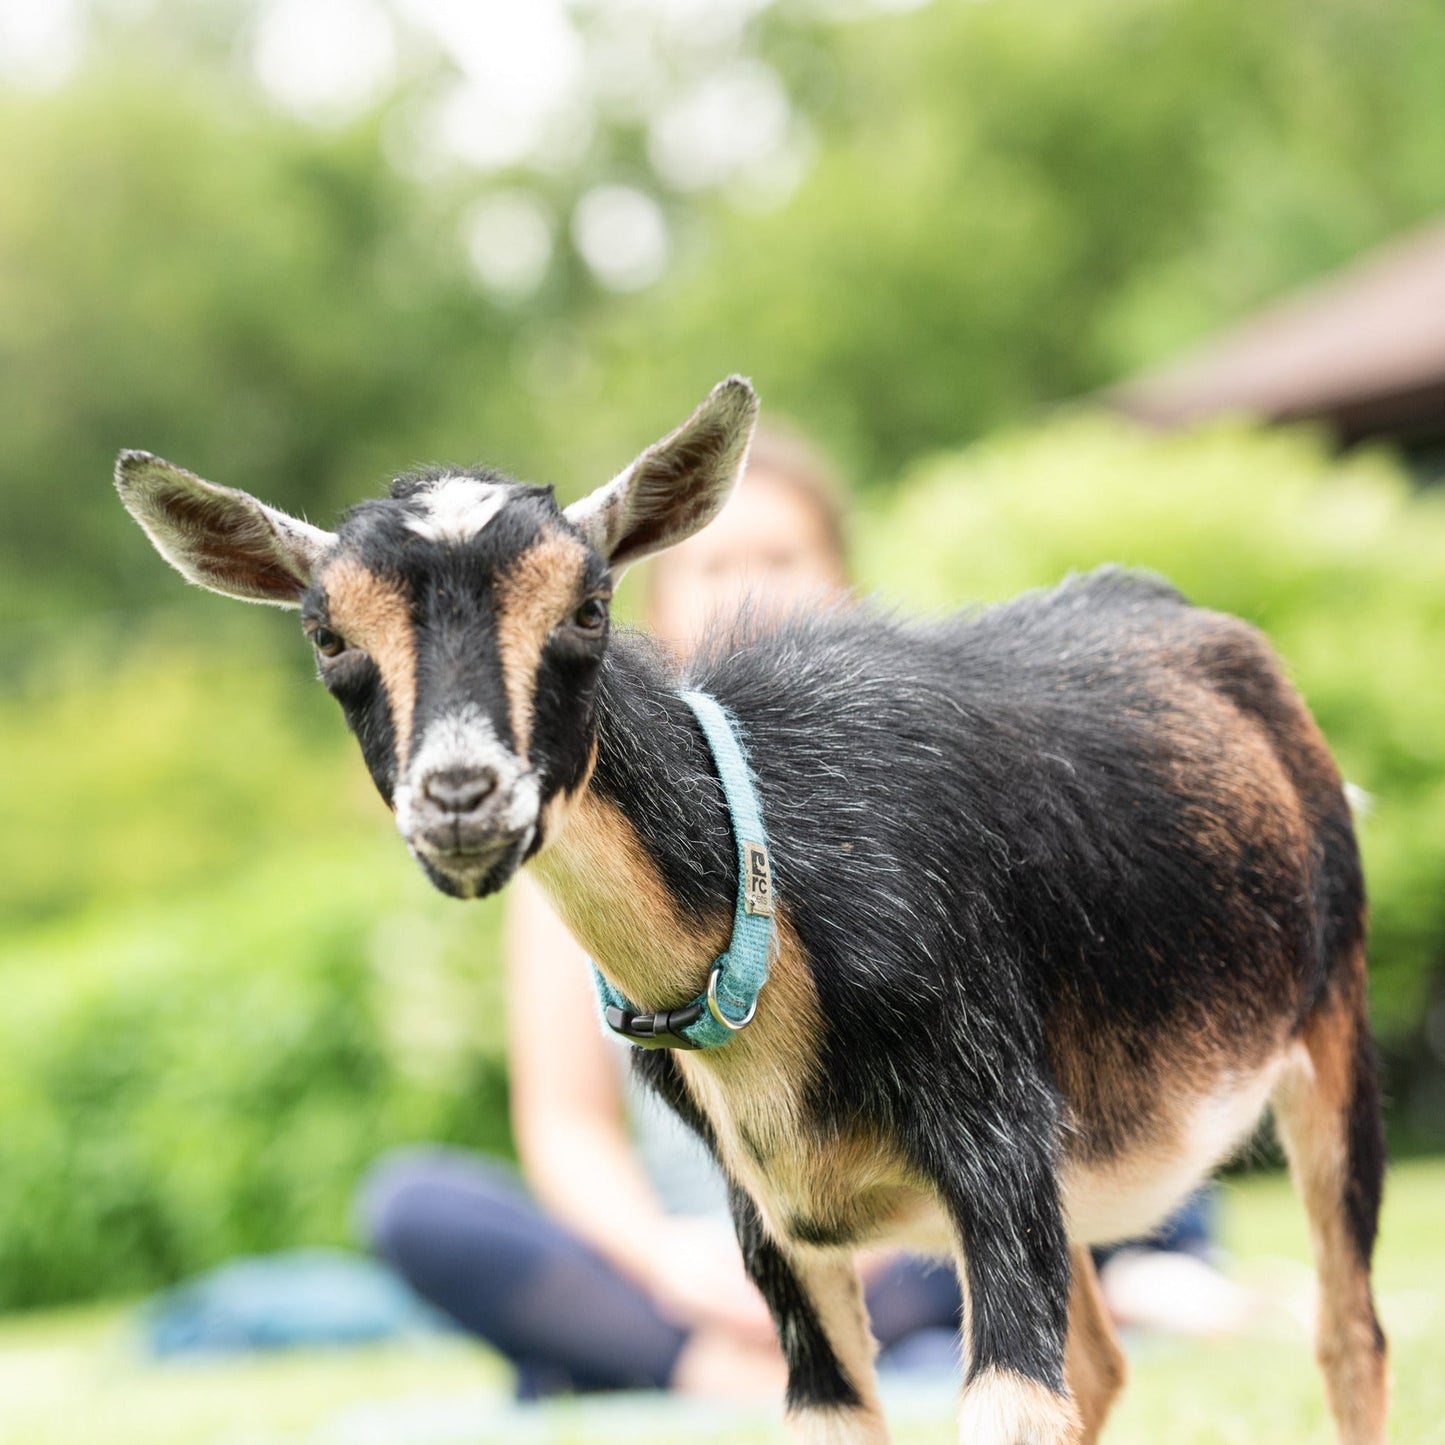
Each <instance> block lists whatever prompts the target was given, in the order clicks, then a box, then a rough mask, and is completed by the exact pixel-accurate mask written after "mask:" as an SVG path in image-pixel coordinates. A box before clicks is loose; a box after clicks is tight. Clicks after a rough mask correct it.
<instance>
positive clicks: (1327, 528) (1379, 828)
mask: <svg viewBox="0 0 1445 1445" xmlns="http://www.w3.org/2000/svg"><path fill="white" fill-rule="evenodd" d="M862 530H864V532H865V537H864V558H863V561H864V568H865V572H866V575H868V576H869V577H870V578H872V579H874V580H876V581H877V582H878V583H880V584H881V585H882V586H883V587H884V588H885V589H887V590H888V591H891V592H894V593H896V594H897V595H898V596H900V597H901V598H902V599H903V600H905V601H906V602H907V603H909V604H910V605H913V606H919V607H939V606H945V605H947V606H952V605H955V604H957V603H958V602H960V601H963V600H965V599H969V598H973V599H979V600H984V601H990V600H996V599H998V598H1003V597H1007V596H1010V595H1012V594H1013V593H1016V592H1019V591H1021V590H1023V589H1025V588H1028V587H1036V586H1041V585H1050V584H1052V583H1054V582H1056V581H1058V580H1059V579H1060V578H1061V577H1062V576H1064V575H1065V574H1066V573H1067V572H1070V571H1079V570H1084V569H1087V568H1090V567H1093V566H1096V565H1098V564H1099V563H1103V562H1111V561H1112V562H1123V563H1128V564H1131V565H1136V566H1141V567H1149V568H1152V569H1154V570H1156V571H1158V572H1161V573H1163V574H1164V575H1165V576H1166V577H1168V578H1169V579H1170V580H1171V581H1173V582H1174V583H1175V584H1176V585H1177V586H1178V587H1180V588H1181V589H1182V590H1183V591H1184V592H1185V593H1186V594H1187V595H1188V596H1189V597H1190V598H1191V599H1193V600H1194V601H1196V602H1199V603H1201V604H1204V605H1206V606H1210V607H1217V608H1220V609H1222V610H1224V611H1227V612H1234V613H1237V614H1238V615H1240V616H1241V617H1245V618H1248V619H1249V620H1250V621H1251V622H1254V623H1256V624H1258V625H1259V626H1260V627H1262V628H1263V629H1264V630H1265V632H1267V633H1268V634H1269V636H1270V637H1271V638H1272V639H1273V641H1274V643H1275V645H1276V646H1277V647H1278V648H1279V651H1280V652H1281V653H1282V655H1283V656H1284V659H1285V661H1286V664H1287V665H1288V668H1289V670H1290V673H1291V675H1292V676H1293V677H1294V679H1295V681H1296V682H1297V683H1298V685H1299V687H1300V689H1301V691H1302V692H1303V693H1304V695H1305V697H1306V698H1307V699H1308V701H1309V703H1310V706H1311V707H1312V708H1313V709H1314V712H1315V715H1316V716H1317V717H1318V718H1319V721H1320V723H1321V725H1322V726H1323V728H1324V730H1325V733H1326V735H1327V736H1328V738H1329V740H1330V742H1331V744H1332V745H1333V747H1334V750H1335V754H1336V756H1337V757H1338V759H1339V761H1340V764H1341V767H1342V768H1343V770H1344V773H1345V775H1346V777H1347V778H1349V779H1350V780H1351V781H1353V782H1354V783H1356V784H1357V785H1359V786H1360V787H1362V788H1364V789H1365V790H1366V791H1367V792H1368V793H1370V794H1371V795H1372V798H1373V807H1372V809H1371V811H1370V812H1369V815H1368V816H1367V817H1366V818H1365V820H1364V821H1363V823H1362V824H1361V828H1360V834H1361V841H1362V846H1363V850H1364V855H1365V864H1366V872H1367V876H1368V882H1369V889H1370V897H1371V906H1372V914H1373V942H1372V948H1371V969H1372V978H1373V990H1374V1010H1375V1019H1376V1025H1377V1029H1378V1030H1379V1032H1380V1033H1381V1034H1382V1035H1383V1036H1384V1037H1385V1038H1386V1040H1387V1041H1393V1042H1399V1041H1401V1040H1403V1039H1404V1038H1405V1037H1406V1036H1408V1035H1411V1034H1413V1033H1414V1032H1415V1031H1416V1030H1417V1029H1418V1028H1419V1024H1420V1020H1421V1017H1422V1014H1423V1012H1424V1008H1425V1003H1426V998H1427V991H1428V989H1429V988H1430V986H1431V982H1432V978H1433V977H1435V976H1436V975H1437V973H1438V970H1439V969H1440V967H1441V964H1442V961H1445V667H1442V666H1441V638H1442V637H1445V585H1442V583H1445V495H1442V494H1440V493H1438V492H1436V493H1420V492H1418V491H1414V490H1412V489H1411V487H1410V485H1409V483H1408V482H1407V480H1406V479H1405V477H1404V476H1403V475H1402V474H1401V473H1400V471H1399V470H1398V469H1397V468H1396V467H1395V466H1394V465H1393V464H1392V463H1391V462H1390V461H1389V459H1388V458H1386V457H1385V456H1383V455H1380V454H1356V455H1354V456H1351V457H1349V458H1346V459H1344V460H1337V459H1334V458H1332V457H1330V456H1329V455H1328V453H1327V452H1326V450H1325V448H1324V447H1323V446H1322V445H1321V444H1319V442H1318V441H1317V440H1316V439H1315V438H1313V437H1311V436H1310V435H1308V434H1301V433H1286V432H1280V431H1271V432H1261V431H1252V430H1250V429H1248V428H1246V427H1244V426H1242V425H1222V426H1218V427H1214V428H1211V429H1208V430H1204V431H1201V432H1198V433H1195V434H1193V435H1179V436H1165V437H1160V436H1155V435H1151V434H1149V433H1146V432H1143V431H1139V430H1135V429H1133V428H1131V427H1129V426H1127V425H1126V424H1124V423H1122V422H1119V421H1117V420H1115V419H1113V418H1108V417H1100V416H1090V415H1082V416H1073V417H1065V418H1062V419H1060V420H1058V421H1056V422H1055V423H1054V424H1052V425H1050V426H1047V427H1045V428H1043V429H1042V430H1039V431H1036V432H1022V433H1015V434H1012V435H1008V436H1004V437H1001V438H999V439H996V440H994V441H991V442H988V443H984V444H981V445H979V446H976V447H974V448H972V449H971V450H968V451H965V452H962V453H959V454H956V455H949V456H944V457H940V458H937V459H935V460H933V461H930V462H927V463H925V464H923V465H921V466H920V467H919V468H918V469H917V470H916V471H915V473H914V474H913V476H912V477H911V479H910V482H909V484H908V485H907V486H906V487H905V488H904V491H903V494H902V496H901V498H900V500H899V502H898V504H897V505H896V506H894V507H892V508H891V509H889V510H888V511H887V512H885V513H883V514H882V515H880V516H879V517H877V518H876V519H874V521H873V524H872V525H871V526H869V527H868V528H866V529H862Z"/></svg>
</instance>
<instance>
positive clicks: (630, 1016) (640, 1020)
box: [602, 984, 756, 1049]
mask: <svg viewBox="0 0 1445 1445" xmlns="http://www.w3.org/2000/svg"><path fill="white" fill-rule="evenodd" d="M711 998H712V985H711V984H709V985H708V1000H709V1005H710V1004H711ZM755 1007H756V1006H755ZM702 1011H703V1001H702V1000H701V999H695V1000H694V1001H693V1002H692V1003H689V1004H684V1005H683V1006H682V1007H681V1008H674V1009H664V1010H663V1011H662V1012H660V1013H655V1014H647V1013H635V1012H634V1011H633V1010H632V1009H628V1008H623V1007H622V1006H621V1005H620V1004H615V1003H613V1004H608V1005H607V1007H606V1008H605V1009H604V1010H603V1012H602V1018H603V1022H605V1023H606V1025H607V1027H608V1028H609V1029H611V1030H612V1032H613V1033H614V1034H616V1035H617V1036H618V1037H619V1038H623V1039H626V1040H627V1042H628V1043H629V1044H636V1045H637V1047H638V1048H640V1049H695V1048H697V1045H696V1044H695V1043H693V1041H692V1040H691V1039H690V1038H688V1036H687V1035H686V1034H685V1033H684V1032H683V1030H684V1029H686V1028H688V1027H690V1026H691V1025H692V1024H695V1023H696V1022H697V1021H698V1020H699V1019H700V1018H701V1017H702ZM748 1017H749V1018H751V1017H752V1014H751V1013H749V1015H748ZM723 1022H724V1023H726V1022H727V1021H726V1020H723ZM727 1026H728V1027H729V1028H732V1027H733V1025H731V1024H728V1025H727ZM739 1027H741V1025H739Z"/></svg>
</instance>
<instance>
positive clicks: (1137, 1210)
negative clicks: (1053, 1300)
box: [1060, 1042, 1289, 1244]
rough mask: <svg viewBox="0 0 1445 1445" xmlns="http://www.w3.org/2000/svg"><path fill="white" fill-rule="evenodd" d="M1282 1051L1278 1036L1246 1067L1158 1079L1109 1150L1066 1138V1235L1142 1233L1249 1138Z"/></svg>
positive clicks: (1104, 1239)
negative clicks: (1129, 1132)
mask: <svg viewBox="0 0 1445 1445" xmlns="http://www.w3.org/2000/svg"><path fill="white" fill-rule="evenodd" d="M1288 1058H1289V1053H1288V1050H1287V1049H1286V1047H1285V1046H1284V1044H1283V1043H1282V1042H1281V1043H1280V1044H1279V1045H1278V1046H1276V1048H1275V1049H1274V1050H1273V1051H1272V1052H1271V1053H1270V1054H1269V1055H1267V1056H1266V1058H1265V1059H1264V1060H1263V1061H1262V1062H1260V1063H1259V1064H1257V1065H1255V1066H1254V1067H1253V1068H1239V1069H1233V1068H1218V1069H1217V1072H1216V1073H1215V1074H1214V1076H1213V1077H1212V1078H1205V1077H1201V1076H1200V1075H1199V1074H1195V1075H1194V1076H1193V1077H1190V1076H1188V1075H1187V1074H1184V1073H1183V1071H1182V1070H1181V1075H1180V1076H1179V1077H1175V1078H1172V1079H1167V1080H1161V1081H1160V1092H1159V1096H1158V1098H1156V1099H1154V1100H1152V1101H1151V1104H1150V1108H1151V1116H1150V1119H1151V1122H1150V1124H1149V1126H1148V1127H1147V1128H1145V1129H1141V1130H1140V1131H1139V1132H1138V1133H1136V1134H1135V1135H1134V1136H1133V1137H1132V1138H1131V1139H1130V1140H1129V1141H1128V1142H1127V1143H1125V1144H1123V1145H1121V1146H1120V1147H1118V1148H1117V1149H1115V1150H1114V1151H1113V1152H1111V1153H1109V1154H1106V1155H1100V1154H1096V1153H1091V1152H1089V1151H1087V1150H1083V1149H1080V1148H1078V1147H1077V1144H1076V1143H1072V1142H1071V1141H1068V1140H1066V1141H1065V1158H1064V1165H1063V1169H1062V1173H1061V1180H1060V1192H1061V1195H1062V1198H1063V1204H1064V1217H1065V1223H1066V1225H1067V1228H1068V1232H1069V1238H1070V1240H1071V1241H1073V1242H1074V1243H1076V1244H1111V1243H1115V1242H1117V1241H1118V1240H1120V1239H1127V1238H1130V1237H1136V1236H1138V1235H1142V1234H1147V1233H1149V1231H1150V1230H1152V1229H1153V1228H1154V1227H1155V1226H1156V1225H1158V1224H1159V1223H1160V1222H1161V1221H1162V1220H1163V1219H1164V1218H1165V1217H1166V1216H1167V1215H1168V1214H1169V1213H1170V1212H1171V1210H1173V1209H1174V1208H1175V1206H1177V1205H1178V1204H1179V1203H1180V1202H1181V1201H1182V1200H1183V1199H1184V1198H1185V1197H1186V1196H1187V1195H1188V1194H1189V1193H1190V1192H1191V1191H1192V1190H1193V1189H1194V1188H1195V1187H1196V1186H1197V1185H1198V1184H1199V1183H1200V1182H1201V1181H1202V1180H1203V1179H1204V1178H1205V1177H1206V1176H1207V1175H1208V1174H1209V1173H1210V1171H1211V1170H1213V1169H1214V1168H1216V1167H1217V1166H1218V1165H1219V1164H1221V1163H1222V1162H1224V1161H1225V1160H1226V1159H1228V1158H1229V1157H1230V1156H1231V1155H1233V1154H1234V1153H1235V1152H1236V1151H1237V1150H1238V1149H1239V1148H1240V1146H1241V1145H1243V1144H1244V1143H1246V1142H1247V1141H1248V1140H1249V1138H1250V1136H1251V1135H1252V1134H1253V1133H1254V1131H1255V1129H1256V1128H1257V1127H1258V1125H1259V1122H1260V1120H1261V1119H1262V1117H1263V1115H1264V1111H1265V1108H1266V1106H1267V1105H1268V1103H1269V1099H1270V1094H1271V1091H1272V1090H1273V1089H1274V1087H1275V1084H1276V1081H1277V1080H1278V1078H1279V1076H1280V1073H1281V1071H1282V1070H1283V1069H1284V1068H1285V1067H1286V1065H1287V1062H1288Z"/></svg>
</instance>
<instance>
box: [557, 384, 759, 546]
mask: <svg viewBox="0 0 1445 1445" xmlns="http://www.w3.org/2000/svg"><path fill="white" fill-rule="evenodd" d="M757 419H758V396H757V393H756V392H755V391H754V390H753V388H752V385H751V383H749V382H748V381H746V380H745V379H744V378H743V377H741V376H730V377H728V379H727V380H726V381H723V382H719V383H718V385H717V386H715V387H713V389H712V391H711V392H709V393H708V396H707V399H706V400H705V401H704V402H703V404H702V405H701V406H700V407H698V409H697V410H696V411H695V412H693V414H692V415H691V416H690V417H688V419H687V420H686V421H685V422H683V424H682V425H681V426H680V427H678V429H677V430H676V431H675V432H672V433H671V434H670V435H668V436H665V437H663V439H662V440H661V441H660V442H654V443H653V444H652V445H651V446H650V447H648V449H647V450H646V451H645V452H643V453H642V455H641V456H640V457H638V458H637V460H636V461H635V462H633V463H632V465H631V466H630V467H628V468H627V470H626V471H624V472H622V473H620V474H619V475H618V476H616V477H614V478H613V479H612V480H611V481H610V482H608V483H607V485H606V486H603V487H599V488H598V489H597V490H596V491H595V492H593V493H592V494H591V495H590V496H587V497H583V498H582V500H581V501H580V502H573V503H572V505H571V506H570V507H568V508H567V518H568V520H569V521H570V522H571V523H572V524H573V526H575V527H576V528H577V529H578V530H579V531H580V532H581V533H582V535H583V536H584V537H586V538H587V540H588V542H589V543H591V545H592V546H593V547H595V548H596V549H597V550H598V551H599V552H600V553H601V554H602V555H603V556H604V557H606V558H607V560H608V562H609V563H610V564H611V566H612V570H613V572H614V574H617V573H620V572H621V571H622V569H623V568H624V567H627V566H629V565H631V564H632V563H633V562H636V561H638V560H639V559H640V558H642V557H646V556H648V555H649V554H650V553H652V552H661V551H662V550H663V548H665V547H671V546H674V545H675V544H676V543H678V542H681V541H683V540H684V539H685V538H687V537H690V536H692V534H693V533H694V532H699V531H701V530H702V529H703V528H704V527H705V526H707V524H708V523H709V522H710V521H712V519H713V518H714V517H715V516H717V514H718V513H719V512H720V511H722V508H723V503H724V502H726V501H727V499H728V498H729V497H730V496H731V495H732V490H733V487H734V486H736V485H737V480H738V478H739V477H740V476H741V475H742V470H743V465H744V463H745V462H746V461H747V458H748V446H749V444H750V443H751V441H752V439H753V427H754V425H755V424H756V423H757Z"/></svg>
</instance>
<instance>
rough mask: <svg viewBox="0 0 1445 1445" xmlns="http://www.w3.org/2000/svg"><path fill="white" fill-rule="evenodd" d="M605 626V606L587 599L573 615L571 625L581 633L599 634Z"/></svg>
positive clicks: (599, 601) (599, 599) (590, 598)
mask: <svg viewBox="0 0 1445 1445" xmlns="http://www.w3.org/2000/svg"><path fill="white" fill-rule="evenodd" d="M606 624H607V604H606V603H605V602H604V601H603V600H602V599H601V598H600V597H589V598H588V599H587V600H586V601H585V602H584V603H583V604H582V605H581V606H580V607H579V608H578V609H577V610H576V611H575V612H574V613H573V614H572V625H573V626H574V627H576V628H577V629H578V630H579V631H582V632H601V631H602V629H603V627H604V626H606Z"/></svg>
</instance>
